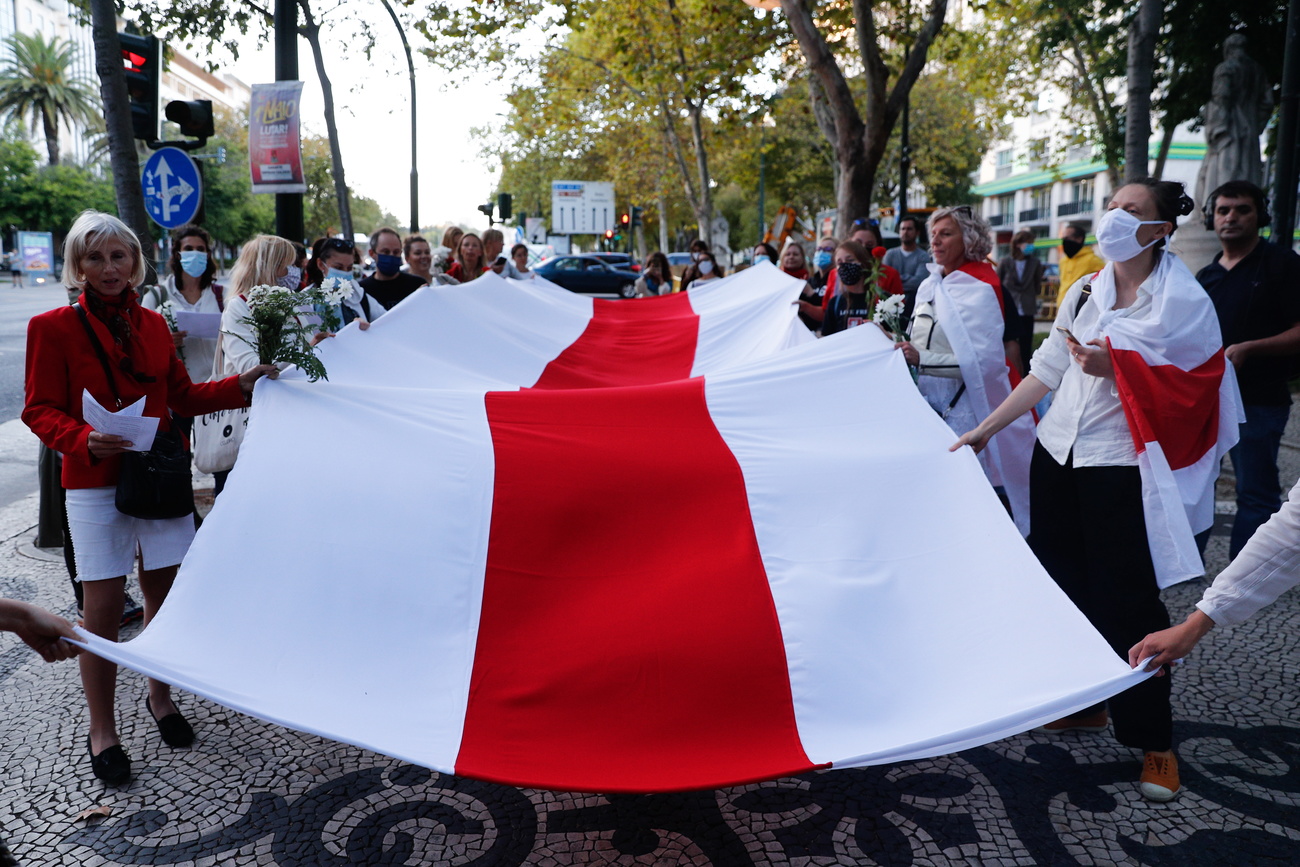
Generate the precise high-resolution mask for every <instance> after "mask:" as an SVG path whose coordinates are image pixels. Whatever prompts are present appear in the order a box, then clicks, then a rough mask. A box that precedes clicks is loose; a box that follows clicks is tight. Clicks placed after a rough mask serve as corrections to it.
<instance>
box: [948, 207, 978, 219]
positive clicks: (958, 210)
mask: <svg viewBox="0 0 1300 867" xmlns="http://www.w3.org/2000/svg"><path fill="white" fill-rule="evenodd" d="M952 210H953V213H954V214H961V215H962V216H963V217H972V216H974V215H975V212H974V211H972V210H971V208H970V205H958V206H957V207H955V208H953V209H952Z"/></svg>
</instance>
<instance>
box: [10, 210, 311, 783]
mask: <svg viewBox="0 0 1300 867" xmlns="http://www.w3.org/2000/svg"><path fill="white" fill-rule="evenodd" d="M291 249H292V248H291ZM144 278H145V262H144V255H143V253H142V252H141V249H140V242H139V240H138V239H137V238H136V236H135V233H134V232H132V231H131V230H130V229H129V228H128V227H127V226H126V225H125V224H124V223H122V221H121V220H119V219H117V218H116V217H113V216H110V215H108V214H102V213H99V212H97V211H84V212H82V214H81V216H79V217H78V218H77V220H76V222H75V223H73V225H72V229H71V230H70V231H69V232H68V237H67V240H66V241H65V242H64V265H63V282H64V284H65V285H66V286H67V287H69V288H73V289H79V290H81V295H80V297H79V298H78V299H77V303H76V304H73V305H71V306H68V307H59V308H56V309H54V310H51V311H49V312H47V313H42V314H40V315H39V316H35V317H33V318H32V320H31V322H30V323H29V324H28V326H27V376H26V406H25V407H24V409H23V421H24V422H26V423H27V426H28V427H30V428H31V429H32V432H33V433H35V434H36V435H37V437H39V438H40V440H41V442H43V443H44V444H45V445H46V446H48V447H49V448H51V449H53V450H55V451H58V452H61V453H62V454H63V487H64V488H66V489H67V513H68V527H69V529H70V531H71V536H72V541H73V547H74V549H75V551H76V559H77V578H78V580H80V581H81V582H82V585H83V589H84V601H85V604H84V618H85V621H84V622H85V628H86V629H88V630H89V631H91V632H93V633H95V634H96V635H99V636H102V637H104V638H107V639H109V640H110V641H116V640H117V631H118V626H119V622H120V620H121V617H122V593H123V588H124V587H125V584H126V574H127V573H128V572H129V571H131V568H132V566H133V565H134V560H135V556H136V552H137V551H138V552H139V554H140V558H141V568H140V589H141V590H142V591H143V592H144V622H145V624H146V625H148V623H149V622H150V621H151V620H152V619H153V617H154V615H155V614H157V613H158V609H159V608H160V607H161V606H162V603H163V600H164V599H166V598H167V593H168V591H169V590H170V589H171V585H172V580H173V579H174V578H175V577H176V567H177V566H178V565H179V564H180V562H181V560H182V559H183V558H184V556H185V552H186V550H187V549H188V548H189V545H190V540H191V539H193V538H194V520H193V515H192V514H191V513H192V512H193V509H194V502H193V497H192V496H191V497H188V498H184V497H182V498H180V499H181V500H188V502H183V501H178V502H176V503H171V502H168V503H166V504H165V505H166V508H165V509H163V510H162V511H164V512H166V513H169V514H171V513H176V514H171V516H169V517H162V518H158V517H138V514H140V513H141V510H140V509H138V508H133V507H132V506H131V504H130V502H129V501H122V500H119V498H118V497H117V485H118V479H119V476H120V475H121V473H122V471H123V455H124V454H125V453H126V452H128V451H131V450H132V447H133V446H134V445H135V444H134V443H132V442H129V441H127V440H125V439H123V438H122V437H120V436H114V435H112V434H108V433H103V432H101V431H98V430H96V429H95V428H94V427H93V426H91V425H90V424H89V423H87V422H86V420H85V417H84V416H83V399H82V394H83V393H88V394H89V395H90V396H91V398H93V399H94V400H95V401H96V402H98V403H99V404H100V405H101V406H103V407H105V408H107V409H109V410H112V411H115V410H117V409H119V408H121V407H124V406H129V405H131V404H134V403H137V402H139V401H144V416H145V417H147V418H155V419H157V420H158V428H157V431H158V432H157V435H156V436H155V438H154V445H153V448H152V450H151V454H154V455H157V456H163V455H166V456H168V457H175V456H181V457H183V456H184V454H185V448H184V444H183V441H182V440H181V436H180V434H179V432H177V431H176V430H175V429H174V427H173V425H172V422H171V414H172V412H175V413H177V414H179V415H191V416H193V415H202V414H204V413H209V412H216V411H219V410H223V409H235V408H237V407H241V406H245V405H247V402H248V399H249V397H250V396H251V395H252V392H253V386H254V384H255V383H256V382H257V380H258V379H259V378H261V377H262V376H265V375H267V374H271V375H274V373H275V368H274V367H272V366H271V365H254V366H253V367H251V368H249V369H248V370H247V371H245V372H244V373H242V374H240V375H239V376H230V377H227V378H225V379H221V380H217V381H214V382H206V383H199V384H196V383H193V382H191V381H190V377H189V374H188V373H186V371H185V365H184V364H182V363H181V360H180V358H178V357H177V355H176V347H175V344H174V343H173V341H172V337H171V330H170V329H169V328H168V327H167V322H166V321H165V320H164V319H163V317H162V316H160V315H159V314H157V313H154V312H153V311H150V310H145V309H144V308H142V307H141V306H140V303H139V296H138V295H137V288H138V287H139V286H140V285H141V284H142V283H143V282H144ZM119 502H120V503H121V505H122V508H125V509H128V510H130V511H132V512H135V513H136V514H135V515H133V514H127V513H125V512H123V511H120V510H119V508H118V504H119ZM80 658H81V682H82V687H83V689H84V690H85V693H86V703H87V704H88V705H89V708H90V734H89V736H88V737H87V739H86V740H87V749H88V751H89V753H90V760H91V768H92V770H93V771H94V773H95V776H96V777H98V778H99V779H101V780H103V781H105V782H106V783H109V784H110V785H121V784H123V783H125V782H126V781H127V780H128V779H130V776H131V760H130V759H129V758H128V757H127V754H126V752H125V751H124V750H123V749H122V746H121V740H120V739H119V738H118V734H117V719H116V708H115V697H116V688H117V666H116V665H115V664H114V663H112V662H109V661H108V660H106V659H102V658H101V657H98V656H95V655H94V654H90V653H84V654H81V657H80ZM145 709H146V712H148V713H149V715H150V716H151V717H152V718H153V720H154V722H155V723H156V725H157V727H158V730H159V732H160V734H161V735H162V739H163V741H164V742H165V743H167V744H168V745H169V746H173V747H184V746H189V744H190V743H191V742H192V741H193V740H194V730H193V729H192V728H190V724H189V723H188V722H187V721H186V720H185V717H183V716H182V715H181V713H180V711H178V710H177V709H176V705H175V703H174V702H173V701H172V697H171V687H170V686H168V685H167V684H166V683H163V682H162V681H159V680H154V679H152V678H151V679H150V680H149V687H148V693H147V696H146V698H145Z"/></svg>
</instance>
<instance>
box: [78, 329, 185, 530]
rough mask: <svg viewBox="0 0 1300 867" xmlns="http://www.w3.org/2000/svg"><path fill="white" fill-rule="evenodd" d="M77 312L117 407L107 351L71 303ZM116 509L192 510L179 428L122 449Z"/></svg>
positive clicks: (158, 515)
mask: <svg viewBox="0 0 1300 867" xmlns="http://www.w3.org/2000/svg"><path fill="white" fill-rule="evenodd" d="M72 306H73V307H76V308H77V313H78V314H79V315H80V316H81V324H82V326H83V327H85V329H86V336H87V337H89V338H90V345H91V346H93V347H94V348H95V354H96V355H98V356H99V363H100V364H102V365H103V366H104V375H105V376H106V377H108V388H109V390H110V391H112V392H113V399H114V400H116V401H117V408H118V409H121V407H122V398H121V396H120V395H119V394H118V391H117V382H116V381H115V380H114V379H113V369H112V368H111V367H110V366H109V364H108V354H107V353H106V352H104V347H103V346H102V345H101V344H100V342H99V338H98V337H96V336H95V331H94V329H93V328H91V327H90V320H89V319H88V318H86V311H85V310H84V309H83V308H82V306H81V305H80V304H73V305H72ZM115 505H116V506H117V510H118V511H119V512H121V513H122V514H124V515H130V516H131V517H132V518H145V519H147V520H150V521H159V520H164V519H167V518H183V517H185V516H186V515H188V514H190V513H191V512H193V511H194V480H193V476H192V475H191V474H190V452H189V449H187V448H185V440H184V439H182V437H181V435H180V432H179V431H176V430H170V431H167V432H165V433H159V434H157V435H156V436H155V437H154V440H153V447H152V448H150V449H149V451H147V452H124V453H123V454H122V461H121V469H120V471H119V472H118V476H117V497H116V501H115Z"/></svg>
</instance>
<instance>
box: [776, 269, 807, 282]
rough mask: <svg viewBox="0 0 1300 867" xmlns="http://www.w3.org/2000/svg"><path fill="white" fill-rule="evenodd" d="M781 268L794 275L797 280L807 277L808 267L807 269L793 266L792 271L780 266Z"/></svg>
mask: <svg viewBox="0 0 1300 867" xmlns="http://www.w3.org/2000/svg"><path fill="white" fill-rule="evenodd" d="M781 270H782V271H785V273H787V274H789V275H790V276H791V277H794V278H795V279H798V280H807V279H808V269H807V268H795V269H794V270H793V271H791V270H789V269H788V268H782V269H781Z"/></svg>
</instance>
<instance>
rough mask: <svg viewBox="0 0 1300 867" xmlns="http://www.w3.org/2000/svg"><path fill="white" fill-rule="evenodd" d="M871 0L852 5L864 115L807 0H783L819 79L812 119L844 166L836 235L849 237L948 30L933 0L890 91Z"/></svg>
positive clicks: (939, 1)
mask: <svg viewBox="0 0 1300 867" xmlns="http://www.w3.org/2000/svg"><path fill="white" fill-rule="evenodd" d="M874 7H875V4H874V0H853V18H854V32H855V33H856V36H857V42H858V50H859V53H860V55H861V58H862V65H863V72H864V77H865V78H866V82H867V100H866V105H865V109H866V110H865V112H864V113H859V112H858V108H857V104H856V103H855V102H854V99H853V92H852V90H851V89H850V87H849V83H848V79H846V78H845V77H844V72H843V70H842V69H841V68H840V65H839V63H838V61H837V60H836V59H835V53H834V51H833V50H832V49H831V47H830V45H829V43H827V42H826V37H825V36H824V35H823V34H822V32H821V31H820V30H819V29H818V27H817V23H816V21H815V20H814V18H813V13H812V9H811V8H810V7H809V5H808V0H781V10H782V11H783V12H784V13H785V16H786V19H787V20H788V21H789V22H790V29H791V30H792V31H793V32H794V35H795V39H796V40H797V41H798V43H799V50H800V51H801V52H802V53H803V56H804V59H805V60H806V61H807V63H808V71H809V73H810V74H811V76H812V78H813V79H814V81H815V82H816V86H815V87H814V88H813V91H812V99H813V108H814V115H815V116H816V117H817V122H818V126H819V127H820V128H821V129H822V133H823V134H824V135H826V136H827V138H828V139H829V140H830V143H831V146H832V148H833V149H834V151H835V160H836V163H837V165H838V166H839V173H838V176H837V179H836V185H835V186H836V196H835V200H836V205H837V207H838V209H839V218H838V220H837V226H836V234H837V237H844V235H845V234H847V232H848V229H849V224H850V222H851V221H852V220H853V219H854V218H856V217H859V216H863V215H865V214H867V213H869V212H870V209H871V205H872V203H873V199H874V197H875V185H876V170H877V169H878V168H879V167H880V161H881V159H883V158H884V155H885V146H886V144H888V142H889V135H890V133H891V132H893V130H894V124H895V123H896V122H897V121H898V116H899V114H900V113H901V112H902V109H903V103H904V102H906V101H907V97H908V95H909V94H910V93H911V91H912V86H913V85H914V84H916V79H917V78H918V77H919V76H920V74H921V70H922V69H923V68H924V66H925V60H926V55H927V54H928V53H929V50H930V46H931V44H933V42H934V39H935V37H936V36H937V35H938V33H939V30H940V28H942V27H943V20H944V17H945V15H946V14H947V11H948V0H930V9H929V11H928V12H927V14H926V18H925V20H924V22H923V23H922V25H921V29H920V30H919V31H918V32H917V34H916V37H915V38H914V39H913V41H912V44H911V46H910V47H909V48H908V50H907V57H906V59H905V60H904V61H903V66H902V68H901V69H899V70H898V75H897V78H896V79H895V80H894V85H893V87H892V88H890V87H889V86H888V77H889V66H888V65H887V64H886V63H885V61H884V58H883V57H882V55H881V52H880V45H879V44H878V41H879V34H878V33H877V31H876V23H875V8H874ZM819 102H821V103H822V104H823V105H822V107H823V109H824V111H825V113H826V114H828V115H829V117H830V118H831V120H832V122H833V124H832V125H833V127H834V135H829V134H827V126H828V124H826V123H825V121H824V120H823V118H822V117H821V114H820V113H819V112H818V103H819Z"/></svg>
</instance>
